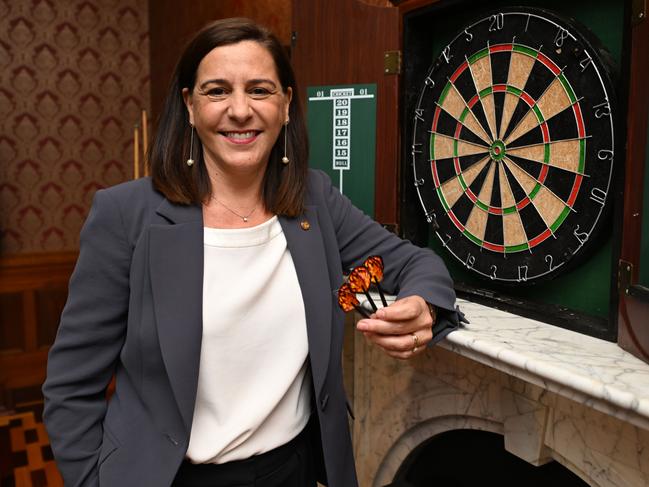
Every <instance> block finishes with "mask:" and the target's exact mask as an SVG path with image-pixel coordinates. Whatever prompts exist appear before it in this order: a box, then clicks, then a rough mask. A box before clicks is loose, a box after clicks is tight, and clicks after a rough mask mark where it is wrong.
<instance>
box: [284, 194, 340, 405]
mask: <svg viewBox="0 0 649 487" xmlns="http://www.w3.org/2000/svg"><path fill="white" fill-rule="evenodd" d="M279 221H280V223H281V225H282V230H283V231H284V236H285V237H286V242H287V244H288V249H289V251H290V252H291V257H292V259H293V264H294V266H295V271H296V273H297V277H298V282H299V283H300V289H301V291H302V299H303V301H304V310H305V314H306V324H307V334H308V342H309V358H310V360H311V371H312V374H313V383H314V387H315V392H316V397H318V395H319V394H320V391H321V390H322V386H323V384H324V379H325V377H326V375H327V368H328V366H329V355H330V347H331V312H332V311H331V303H332V290H331V288H330V283H329V278H328V275H329V272H328V270H327V258H326V253H325V249H324V244H323V240H322V234H321V231H320V226H319V224H318V216H317V212H316V208H315V207H311V206H307V208H306V211H305V213H304V216H302V217H298V218H286V217H280V218H279Z"/></svg>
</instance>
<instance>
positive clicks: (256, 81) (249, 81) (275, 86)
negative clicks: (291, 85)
mask: <svg viewBox="0 0 649 487" xmlns="http://www.w3.org/2000/svg"><path fill="white" fill-rule="evenodd" d="M260 83H268V84H269V85H272V87H273V88H277V85H276V84H275V82H274V81H273V80H272V79H267V78H256V79H251V80H248V84H250V85H257V84H260Z"/></svg>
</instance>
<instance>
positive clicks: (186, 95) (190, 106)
mask: <svg viewBox="0 0 649 487" xmlns="http://www.w3.org/2000/svg"><path fill="white" fill-rule="evenodd" d="M182 93H183V101H184V102H185V107H186V108H187V114H188V115H189V123H191V124H192V125H194V101H193V99H192V94H191V93H190V92H189V88H183V91H182Z"/></svg>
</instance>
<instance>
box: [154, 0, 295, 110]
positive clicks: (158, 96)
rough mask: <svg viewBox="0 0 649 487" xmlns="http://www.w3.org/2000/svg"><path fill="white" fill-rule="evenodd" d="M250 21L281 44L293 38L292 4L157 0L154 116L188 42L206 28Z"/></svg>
mask: <svg viewBox="0 0 649 487" xmlns="http://www.w3.org/2000/svg"><path fill="white" fill-rule="evenodd" d="M227 17H248V18H250V19H252V20H254V21H255V22H259V23H260V24H262V25H265V26H267V27H268V28H270V29H271V30H272V31H273V32H274V33H275V35H277V37H278V38H279V40H280V41H281V42H282V44H284V45H286V46H288V45H289V43H290V38H291V0H219V1H217V2H215V1H213V0H192V1H191V2H179V1H178V0H156V1H155V2H152V1H150V2H149V49H150V53H151V59H150V61H151V113H152V116H153V118H154V120H155V119H156V118H157V117H158V116H159V115H160V109H161V107H162V102H163V100H164V97H165V96H166V94H167V89H168V85H169V80H170V79H171V75H172V74H173V70H174V67H175V66H176V61H177V60H178V58H179V57H180V54H181V53H182V50H183V48H184V46H185V44H186V43H187V41H188V40H189V39H190V38H191V37H192V36H193V35H194V34H195V33H196V32H197V31H198V30H200V29H201V28H202V27H203V26H204V25H206V24H207V23H209V22H211V21H213V20H217V19H224V18H227Z"/></svg>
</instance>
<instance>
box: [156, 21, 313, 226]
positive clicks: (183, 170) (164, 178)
mask: <svg viewBox="0 0 649 487" xmlns="http://www.w3.org/2000/svg"><path fill="white" fill-rule="evenodd" d="M242 41H255V42H258V43H259V44H261V45H262V46H263V47H265V48H266V49H267V50H268V52H269V53H270V55H271V56H272V58H273V60H274V62H275V67H276V69H277V76H278V78H279V81H280V83H281V85H282V91H283V92H284V93H286V91H287V89H288V88H289V87H290V88H291V89H292V90H293V98H292V100H291V104H290V106H289V119H290V122H289V124H288V125H287V126H284V128H283V130H288V133H287V147H286V152H287V156H288V158H289V159H290V163H289V164H287V165H284V164H282V161H281V159H282V156H283V154H284V153H283V150H284V144H283V139H284V137H283V133H282V132H280V136H279V137H278V140H277V142H276V143H275V145H274V146H273V148H272V150H271V152H270V157H269V160H268V165H267V167H266V174H265V175H264V180H263V183H262V199H263V202H264V205H265V207H266V209H267V210H268V211H270V212H272V213H275V214H277V215H285V216H297V215H299V214H300V213H302V211H303V209H304V193H305V190H306V177H307V167H308V154H309V146H308V138H307V131H306V125H305V122H304V115H303V114H302V110H301V107H300V97H299V94H298V92H297V84H296V82H295V74H294V73H293V68H292V67H291V63H290V61H289V59H288V56H287V54H286V51H285V50H284V48H283V47H282V45H281V44H280V42H279V40H278V39H277V38H276V37H275V36H274V35H273V34H272V33H271V32H270V31H269V30H268V29H266V28H264V27H261V26H259V25H257V24H255V23H254V22H253V21H251V20H249V19H244V18H232V19H223V20H218V21H216V22H213V23H211V24H208V25H207V26H206V27H204V28H203V29H202V30H201V31H200V32H198V34H196V36H195V37H194V38H193V39H192V40H191V41H190V42H189V43H188V44H187V46H186V47H185V51H184V52H183V54H182V56H181V57H180V60H179V61H178V64H177V65H176V69H175V70H174V74H173V77H172V79H171V84H170V86H169V92H168V93H167V97H166V99H165V101H164V105H163V108H162V113H161V115H160V118H159V120H158V128H157V130H156V134H155V136H154V138H153V142H152V144H151V146H150V149H149V154H148V160H149V162H150V165H151V176H152V179H153V184H154V186H155V187H156V189H157V190H158V191H160V192H161V193H162V194H164V195H165V196H166V197H167V199H169V200H170V201H172V202H174V203H179V204H184V205H200V204H202V203H203V202H205V201H207V200H208V199H209V197H210V196H212V186H211V184H210V179H209V176H208V173H207V169H206V167H205V164H204V160H203V146H202V144H201V142H200V139H199V138H198V137H194V154H193V158H194V159H195V161H196V162H195V164H194V165H193V166H192V167H189V166H187V164H186V161H187V159H188V158H189V139H190V134H191V126H190V125H189V117H188V114H187V110H186V108H185V104H184V102H183V96H182V90H183V88H188V89H189V90H190V91H192V90H193V89H194V84H195V82H196V71H197V70H198V65H199V64H200V62H201V61H202V59H203V58H204V57H205V56H206V55H207V54H208V53H209V52H210V51H211V50H212V49H214V48H216V47H219V46H227V45H230V44H236V43H238V42H242Z"/></svg>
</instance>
